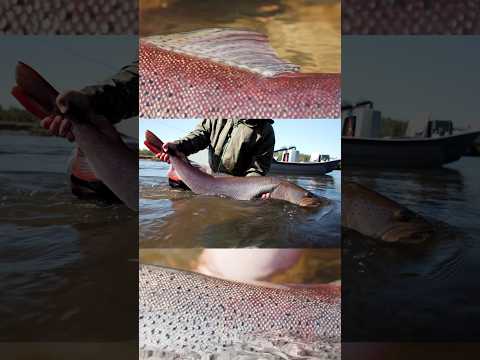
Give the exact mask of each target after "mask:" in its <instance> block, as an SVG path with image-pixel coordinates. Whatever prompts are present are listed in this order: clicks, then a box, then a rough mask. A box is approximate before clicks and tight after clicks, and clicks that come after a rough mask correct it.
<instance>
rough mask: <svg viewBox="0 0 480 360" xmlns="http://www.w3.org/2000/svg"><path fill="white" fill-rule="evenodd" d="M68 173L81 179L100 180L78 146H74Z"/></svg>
mask: <svg viewBox="0 0 480 360" xmlns="http://www.w3.org/2000/svg"><path fill="white" fill-rule="evenodd" d="M68 173H69V174H71V175H73V176H75V177H76V178H78V179H81V180H83V181H100V180H99V179H98V178H97V176H96V175H95V172H94V171H93V169H92V167H91V166H90V163H89V162H88V159H87V157H86V156H85V154H84V152H83V151H82V150H81V149H80V148H78V147H77V148H75V150H74V154H73V157H72V158H71V160H70V164H69V169H68Z"/></svg>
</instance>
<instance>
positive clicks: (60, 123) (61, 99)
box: [40, 90, 92, 141]
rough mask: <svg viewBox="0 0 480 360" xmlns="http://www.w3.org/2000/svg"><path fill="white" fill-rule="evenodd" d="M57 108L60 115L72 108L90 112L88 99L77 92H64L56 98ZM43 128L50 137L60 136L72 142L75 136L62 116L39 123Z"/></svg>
mask: <svg viewBox="0 0 480 360" xmlns="http://www.w3.org/2000/svg"><path fill="white" fill-rule="evenodd" d="M57 106H58V107H59V109H60V111H61V112H62V113H65V112H66V111H68V109H69V108H73V109H75V110H76V111H78V110H81V111H84V112H86V113H90V112H92V109H90V101H89V99H88V97H87V96H86V95H85V94H83V93H81V92H79V91H74V90H70V91H66V92H64V93H62V94H60V95H58V97H57ZM40 124H41V126H42V127H43V128H45V129H47V130H48V132H49V133H50V134H51V135H54V136H61V137H64V138H66V139H67V140H68V141H74V140H75V136H74V135H73V132H72V122H71V121H70V120H68V119H67V118H65V116H64V115H56V116H47V117H46V118H44V119H42V121H40Z"/></svg>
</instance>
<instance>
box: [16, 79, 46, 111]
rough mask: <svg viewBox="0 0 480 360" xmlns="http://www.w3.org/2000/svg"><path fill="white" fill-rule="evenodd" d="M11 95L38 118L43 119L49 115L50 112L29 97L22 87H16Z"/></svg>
mask: <svg viewBox="0 0 480 360" xmlns="http://www.w3.org/2000/svg"><path fill="white" fill-rule="evenodd" d="M11 93H12V95H13V97H15V99H17V100H18V102H19V103H20V104H21V105H22V106H23V107H24V108H25V109H26V110H27V111H28V112H30V113H31V114H33V115H34V116H36V117H37V118H39V119H43V118H45V117H47V116H48V115H49V113H48V111H47V110H46V109H44V108H43V107H42V106H41V105H40V104H38V103H37V102H36V101H35V100H33V99H32V98H31V97H30V96H28V94H26V93H25V92H24V91H23V90H22V88H21V87H20V86H15V87H14V88H13V89H12V91H11Z"/></svg>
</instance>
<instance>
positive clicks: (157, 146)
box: [144, 130, 165, 154]
mask: <svg viewBox="0 0 480 360" xmlns="http://www.w3.org/2000/svg"><path fill="white" fill-rule="evenodd" d="M145 139H146V140H145V141H144V144H145V146H146V147H147V148H148V149H149V150H150V151H152V152H153V153H154V154H160V153H164V152H165V151H163V149H162V146H163V141H162V140H160V139H159V138H158V137H157V136H156V135H155V134H154V133H153V132H151V131H150V130H147V131H145Z"/></svg>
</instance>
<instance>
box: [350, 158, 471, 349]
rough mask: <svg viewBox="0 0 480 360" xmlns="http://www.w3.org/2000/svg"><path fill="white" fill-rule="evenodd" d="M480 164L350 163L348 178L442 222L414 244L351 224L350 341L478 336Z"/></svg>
mask: <svg viewBox="0 0 480 360" xmlns="http://www.w3.org/2000/svg"><path fill="white" fill-rule="evenodd" d="M479 165H480V158H478V157H463V158H462V159H461V160H459V161H457V162H454V163H452V164H449V165H447V166H445V167H443V168H440V169H434V170H415V171H412V172H410V171H394V170H392V171H380V170H378V171H377V170H362V169H357V170H355V169H344V179H350V180H355V181H357V182H359V183H362V184H364V185H366V186H368V187H370V188H372V189H374V190H376V191H378V192H380V193H382V194H384V195H386V196H388V197H390V198H392V199H393V200H395V201H397V202H399V203H401V204H403V205H406V206H407V207H409V208H410V209H412V210H414V211H416V212H419V213H420V214H422V215H423V216H425V217H427V219H429V220H430V221H431V222H432V223H434V224H435V226H436V229H437V231H436V235H435V238H434V239H432V240H431V241H428V242H426V243H425V244H423V245H415V246H405V245H401V244H397V245H386V244H380V243H378V242H374V241H371V240H369V239H367V238H364V237H362V236H360V235H359V234H356V233H353V232H348V231H345V233H344V235H345V236H344V237H343V256H342V277H343V289H342V291H343V292H342V296H343V304H344V306H343V314H342V316H343V323H342V331H343V339H344V341H393V342H395V341H462V340H463V341H465V340H478V331H477V326H478V322H479V320H480V306H479V304H478V299H479V295H480V286H479V283H478V279H477V278H476V274H478V273H479V271H480V264H479V262H478V258H479V256H480V243H479V240H480V237H479V234H480V222H479V221H478V219H479V217H480V187H479V186H478V184H479V183H480V174H479V172H478V169H479ZM367 216H368V215H367Z"/></svg>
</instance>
